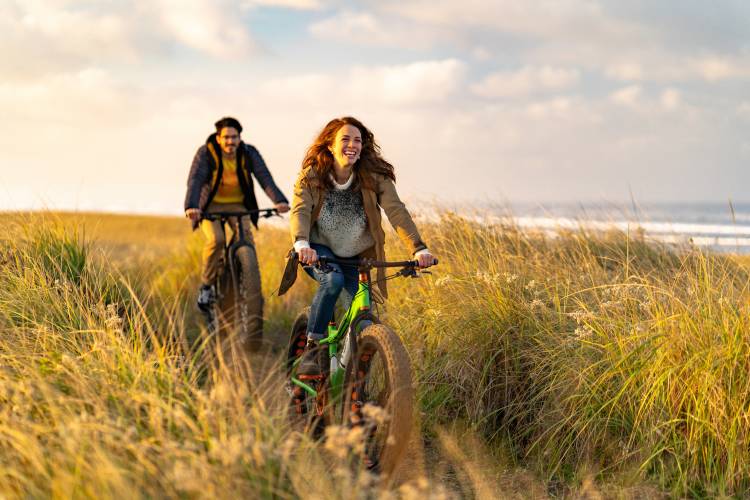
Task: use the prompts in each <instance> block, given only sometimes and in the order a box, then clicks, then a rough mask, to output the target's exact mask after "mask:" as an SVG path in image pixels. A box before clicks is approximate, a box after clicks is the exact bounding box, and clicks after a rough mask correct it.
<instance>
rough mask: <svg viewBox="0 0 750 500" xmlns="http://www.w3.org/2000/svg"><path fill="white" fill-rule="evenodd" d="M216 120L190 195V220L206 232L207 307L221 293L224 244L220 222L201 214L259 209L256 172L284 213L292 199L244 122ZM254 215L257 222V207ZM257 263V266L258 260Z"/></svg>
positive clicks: (197, 160)
mask: <svg viewBox="0 0 750 500" xmlns="http://www.w3.org/2000/svg"><path fill="white" fill-rule="evenodd" d="M215 126H216V133H214V134H211V135H210V136H208V139H206V143H205V144H204V145H202V146H201V147H200V148H198V151H197V152H196V153H195V157H194V158H193V164H192V166H191V168H190V175H189V176H188V182H187V194H186V195H185V217H187V218H189V219H190V220H191V222H192V225H193V230H195V229H197V228H198V226H200V228H201V230H202V231H203V234H204V235H205V237H206V244H205V246H204V247H203V266H202V272H201V282H202V283H201V287H200V289H199V291H198V301H197V302H198V307H199V308H200V309H201V310H202V311H206V310H207V309H208V308H209V307H210V305H211V303H212V301H213V300H214V299H215V298H216V290H214V287H213V285H212V283H214V281H215V279H216V275H217V273H218V272H219V268H220V266H221V258H222V254H223V251H224V244H225V235H224V228H223V227H222V225H221V223H220V222H219V221H218V220H201V216H202V214H203V213H214V212H245V211H248V210H257V209H258V202H257V200H256V198H255V191H254V189H253V179H252V177H253V176H254V177H255V179H256V180H257V181H258V182H259V183H260V186H261V187H262V188H263V190H264V191H265V193H266V195H267V196H268V197H269V198H270V199H271V201H272V202H273V203H274V204H275V207H276V209H277V210H278V211H279V213H284V212H288V211H289V202H288V201H287V199H286V197H284V195H283V193H282V192H281V190H280V189H279V188H278V187H277V186H276V183H275V182H274V180H273V177H272V176H271V173H270V172H269V171H268V168H267V167H266V164H265V162H264V161H263V158H262V157H261V156H260V153H259V152H258V150H257V149H256V148H255V147H253V146H252V145H250V144H246V143H244V142H242V139H241V138H240V134H241V133H242V125H240V122H239V121H237V120H236V119H235V118H231V117H224V118H222V119H220V120H219V121H217V122H216V123H215ZM250 174H252V176H251V175H250ZM249 217H250V219H251V220H252V223H253V225H255V226H256V227H257V222H258V215H257V213H255V214H253V215H250V216H249ZM244 227H246V228H247V230H246V231H247V232H246V235H245V237H246V238H247V239H248V240H249V241H250V242H251V243H252V242H253V237H252V233H251V231H250V224H244ZM253 265H254V266H256V267H257V265H258V263H257V261H256V262H254V263H253Z"/></svg>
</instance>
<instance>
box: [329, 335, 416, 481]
mask: <svg viewBox="0 0 750 500" xmlns="http://www.w3.org/2000/svg"><path fill="white" fill-rule="evenodd" d="M344 387H345V391H346V393H345V397H344V409H343V410H344V411H343V412H342V413H343V417H344V422H345V423H348V424H349V425H351V426H364V427H365V432H364V435H365V440H366V441H365V446H364V456H363V457H362V458H363V462H364V464H365V466H366V467H367V468H370V469H372V470H374V471H376V472H379V473H380V474H381V475H383V476H385V477H388V476H390V475H391V474H392V473H393V471H394V469H395V468H396V466H397V465H398V462H399V460H400V459H401V457H402V455H403V453H404V450H405V449H406V446H407V444H408V441H409V435H410V434H411V431H412V422H413V415H412V411H413V406H414V389H413V387H412V371H411V362H410V361H409V355H408V353H407V352H406V349H405V348H404V345H403V343H402V342H401V339H400V338H399V336H398V335H397V334H396V333H395V332H394V331H393V330H391V329H390V328H388V327H387V326H385V325H381V324H372V325H369V326H368V327H366V328H365V329H364V330H362V333H360V335H358V337H357V342H356V349H355V351H354V352H353V356H352V360H351V362H350V363H349V365H348V366H347V369H346V378H345V384H344ZM368 406H369V407H370V408H368Z"/></svg>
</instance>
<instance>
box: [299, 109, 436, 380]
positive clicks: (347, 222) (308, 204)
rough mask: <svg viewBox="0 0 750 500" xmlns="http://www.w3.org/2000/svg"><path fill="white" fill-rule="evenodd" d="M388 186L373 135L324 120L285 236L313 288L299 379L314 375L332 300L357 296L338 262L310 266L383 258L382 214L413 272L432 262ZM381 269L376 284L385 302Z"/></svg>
mask: <svg viewBox="0 0 750 500" xmlns="http://www.w3.org/2000/svg"><path fill="white" fill-rule="evenodd" d="M395 180H396V176H395V174H394V173H393V165H391V164H390V163H388V162H387V161H386V160H385V159H383V157H382V156H381V154H380V147H379V146H378V144H377V142H375V137H374V135H373V134H372V132H370V131H369V130H368V129H367V127H365V126H364V124H362V122H360V121H359V120H357V119H356V118H352V117H350V116H347V117H344V118H337V119H334V120H331V121H330V122H328V124H327V125H326V126H325V127H324V128H323V130H322V132H321V133H320V134H319V135H318V138H317V139H316V140H315V142H313V144H312V146H310V148H309V149H308V150H307V154H306V156H305V159H304V160H303V162H302V171H301V172H300V175H299V178H298V179H297V183H296V185H295V187H294V200H293V202H292V217H291V231H292V238H293V240H294V249H295V250H296V251H297V252H298V253H299V260H300V261H301V262H302V263H303V264H307V265H308V266H307V267H306V268H305V270H306V271H307V273H308V274H309V275H310V276H311V277H312V278H313V279H315V280H316V281H318V282H319V283H320V287H319V288H318V291H317V293H316V295H315V297H314V298H313V302H312V305H311V307H310V314H309V316H308V323H307V330H308V331H307V339H308V343H307V349H306V351H305V355H304V357H303V358H302V361H301V363H300V365H299V369H298V372H297V373H298V374H300V375H317V374H319V373H320V366H319V365H318V356H317V351H318V349H317V342H318V341H319V340H320V339H322V338H323V337H324V336H325V332H326V325H327V324H328V321H329V320H330V319H331V317H332V315H333V310H334V307H335V305H336V301H337V299H338V297H339V294H340V293H341V292H342V291H345V292H346V294H345V295H346V305H347V306H348V303H349V302H351V300H352V298H353V296H354V294H355V292H356V290H357V282H358V275H357V270H356V269H354V268H342V267H340V266H338V264H331V265H330V266H331V268H333V269H334V272H331V273H329V272H325V271H323V270H320V269H317V268H315V267H313V266H311V264H314V263H315V262H316V261H317V260H318V256H319V255H320V256H328V257H344V258H348V257H355V256H360V257H370V258H373V257H374V258H376V259H377V260H381V261H382V260H385V250H384V244H385V233H384V232H383V228H382V227H381V216H380V209H381V208H382V209H383V210H384V211H385V213H386V215H387V216H388V220H389V221H390V223H391V225H392V226H393V227H395V228H396V231H397V232H398V235H399V236H400V237H401V239H402V241H403V242H404V244H405V245H406V247H407V248H409V249H410V251H411V252H412V253H413V254H414V257H415V258H416V259H417V260H418V261H419V265H420V267H429V266H430V265H432V264H433V262H434V259H433V257H432V255H431V254H430V252H429V251H428V250H427V246H426V245H425V244H424V243H423V242H422V239H421V237H420V236H419V232H418V231H417V227H416V225H415V224H414V221H413V220H412V218H411V216H410V215H409V212H407V210H406V207H405V206H404V204H403V202H402V201H401V199H400V198H399V196H398V194H397V193H396V187H395V185H394V181H395ZM382 271H383V270H382V269H379V270H378V274H377V280H376V283H377V286H378V289H379V290H380V292H381V294H382V295H383V296H386V288H385V277H384V275H383V272H382Z"/></svg>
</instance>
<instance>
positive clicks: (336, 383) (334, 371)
mask: <svg viewBox="0 0 750 500" xmlns="http://www.w3.org/2000/svg"><path fill="white" fill-rule="evenodd" d="M370 286H371V282H370V273H369V272H360V273H359V286H358V287H357V293H355V294H354V298H353V299H352V303H351V305H350V306H349V309H347V310H346V312H345V313H344V316H343V317H342V318H341V320H340V321H339V322H338V324H336V323H329V325H328V337H326V338H324V339H322V340H321V341H320V345H321V346H322V345H327V346H328V359H329V360H330V362H331V370H330V373H329V376H328V384H329V386H330V389H331V397H332V400H333V401H338V400H339V399H340V397H341V394H342V392H343V386H344V376H345V373H346V365H347V364H348V363H349V362H350V359H339V349H340V347H341V345H342V342H343V341H344V340H345V339H346V335H348V332H349V329H350V327H351V326H352V325H354V324H355V320H356V319H357V317H358V316H360V315H361V314H363V313H367V312H369V311H370V307H371V302H370ZM356 333H359V332H355V334H356ZM342 354H343V353H342ZM346 354H347V357H348V358H351V354H352V352H351V349H349V351H348V352H347V353H346ZM299 362H300V360H299V359H297V360H296V361H295V362H294V365H293V366H292V377H291V380H292V383H293V384H295V385H298V386H299V387H301V388H302V389H304V390H305V392H307V393H308V394H309V395H310V396H312V397H317V395H318V391H316V390H315V389H314V388H312V387H310V385H308V384H306V383H304V382H303V381H301V380H299V379H298V378H297V377H296V372H297V365H298V364H299Z"/></svg>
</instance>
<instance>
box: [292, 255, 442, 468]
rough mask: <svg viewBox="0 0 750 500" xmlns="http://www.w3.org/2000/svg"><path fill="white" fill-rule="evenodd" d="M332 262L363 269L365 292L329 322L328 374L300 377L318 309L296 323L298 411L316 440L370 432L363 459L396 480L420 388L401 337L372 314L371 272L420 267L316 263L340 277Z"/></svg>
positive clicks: (409, 271) (411, 273)
mask: <svg viewBox="0 0 750 500" xmlns="http://www.w3.org/2000/svg"><path fill="white" fill-rule="evenodd" d="M332 263H335V264H339V265H341V266H355V267H357V269H358V271H359V285H358V289H357V292H356V294H355V295H354V298H353V300H352V303H351V305H350V306H349V309H348V310H347V311H345V312H344V313H343V315H342V317H341V319H340V320H339V321H338V322H334V321H332V322H330V323H329V325H328V336H327V337H326V338H324V339H322V340H321V341H320V342H319V346H320V348H321V353H322V354H321V355H320V358H322V359H321V361H320V364H321V370H322V374H321V375H316V376H310V375H308V376H305V375H299V376H298V375H297V366H298V365H299V363H300V360H301V357H302V355H303V353H304V349H305V345H306V343H307V323H308V317H309V311H310V308H309V307H308V308H306V309H304V310H303V311H302V312H300V314H299V315H298V316H297V318H296V319H295V321H294V323H293V326H292V330H291V335H290V339H289V346H288V350H287V362H286V369H287V388H288V392H289V396H290V399H291V401H290V413H291V414H292V415H293V416H296V418H303V419H305V421H306V424H307V429H308V431H310V432H312V434H313V436H315V437H322V435H323V431H324V429H325V427H326V426H327V425H331V424H339V425H343V426H347V427H363V428H364V429H363V431H364V432H363V436H364V447H363V451H362V453H361V454H360V456H358V457H355V458H357V459H358V460H360V461H361V464H362V465H363V466H364V467H366V468H367V469H370V470H372V471H374V472H377V473H380V474H383V475H384V476H388V475H390V474H391V473H392V472H393V470H394V468H395V467H396V465H397V464H398V461H399V459H400V458H401V456H402V454H403V452H404V450H405V448H406V446H407V443H408V441H409V435H410V433H411V430H412V424H413V415H412V411H413V406H414V389H413V387H412V369H411V362H410V360H409V355H408V353H407V352H406V349H405V348H404V345H403V343H402V342H401V339H400V338H399V336H398V335H397V334H396V333H395V332H394V331H393V330H392V329H391V328H389V327H388V326H386V325H384V324H381V323H380V321H379V320H378V318H377V316H375V314H374V313H373V311H372V307H371V296H370V290H371V287H372V280H371V275H370V271H371V270H372V269H373V268H380V267H393V268H400V269H399V270H398V271H397V272H396V273H395V274H394V275H392V276H390V277H389V278H395V277H399V276H402V277H414V278H416V277H418V276H419V272H418V268H419V267H418V263H417V262H416V261H402V262H382V261H376V260H371V259H336V258H328V257H320V258H319V260H318V262H317V263H315V264H314V265H315V266H317V267H318V269H320V270H322V271H324V272H335V271H334V270H333V269H332V268H331V267H330V266H329V265H328V264H332ZM435 264H437V261H435ZM422 272H429V271H422Z"/></svg>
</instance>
